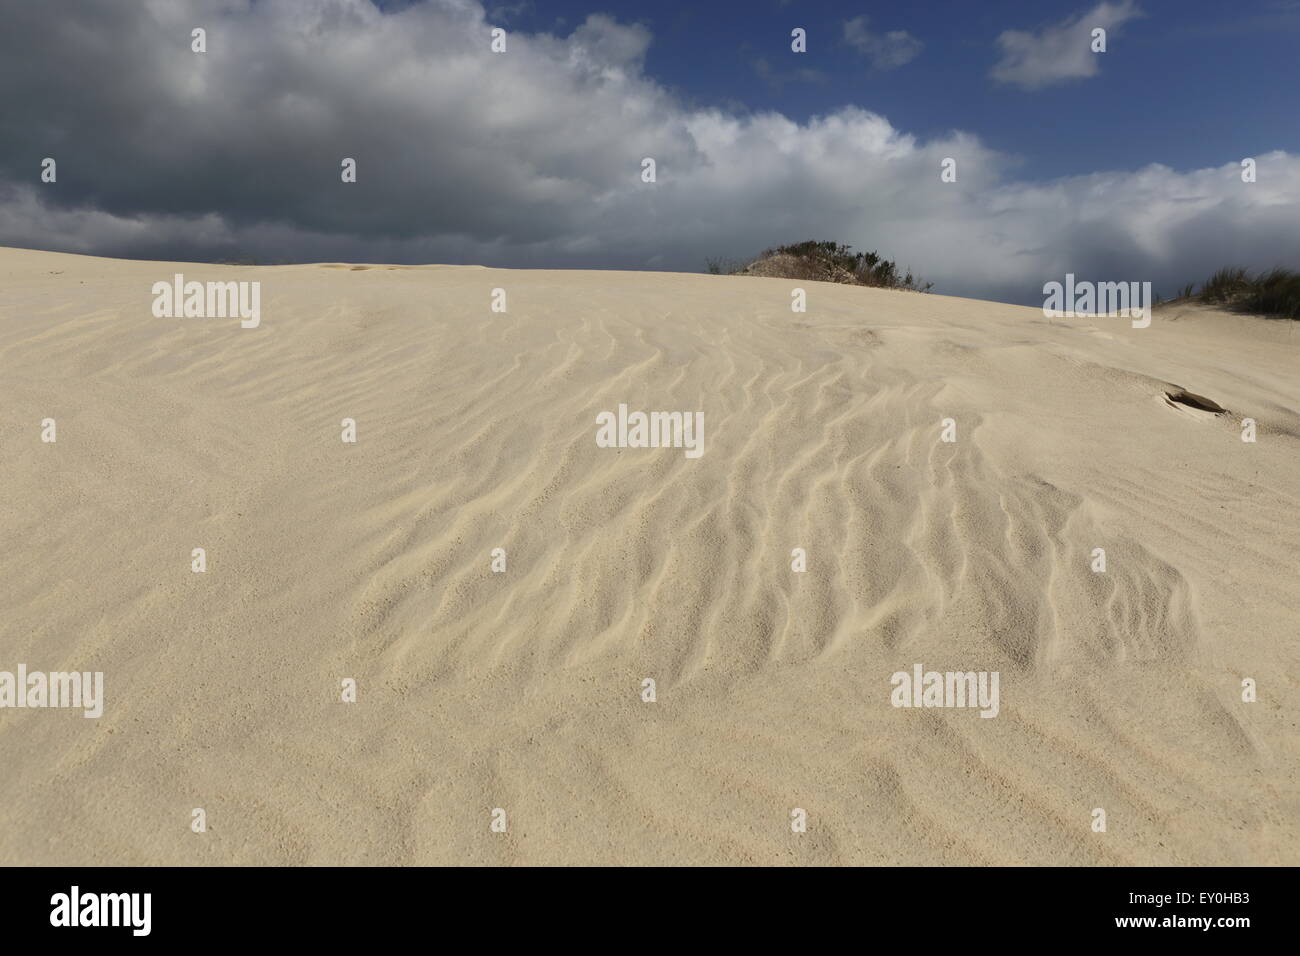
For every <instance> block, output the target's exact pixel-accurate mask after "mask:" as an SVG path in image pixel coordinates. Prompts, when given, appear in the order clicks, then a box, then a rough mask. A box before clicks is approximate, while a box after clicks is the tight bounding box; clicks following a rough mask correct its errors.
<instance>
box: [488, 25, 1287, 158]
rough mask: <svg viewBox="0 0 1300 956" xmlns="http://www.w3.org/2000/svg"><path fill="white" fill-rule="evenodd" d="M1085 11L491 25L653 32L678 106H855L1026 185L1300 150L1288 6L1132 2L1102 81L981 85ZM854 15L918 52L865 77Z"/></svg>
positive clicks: (652, 63)
mask: <svg viewBox="0 0 1300 956" xmlns="http://www.w3.org/2000/svg"><path fill="white" fill-rule="evenodd" d="M1094 6H1095V4H1090V3H1086V2H1072V0H1033V2H1026V0H914V2H907V3H898V2H892V3H880V2H874V3H873V2H864V3H844V2H815V0H814V2H795V0H789V2H784V3H783V2H778V0H710V2H708V3H672V2H662V3H655V4H642V3H618V2H607V3H587V2H582V0H550V2H540V0H534V2H526V3H509V2H507V3H501V4H497V5H492V4H489V5H488V14H489V20H493V22H500V23H502V24H504V25H505V26H506V27H507V28H508V29H527V30H530V31H550V32H557V33H567V32H569V31H570V30H571V29H572V28H573V27H574V26H575V25H577V24H579V23H581V22H582V21H583V20H584V19H586V17H587V16H588V15H589V14H592V13H602V12H603V13H608V14H610V15H611V16H614V17H616V18H617V19H619V20H622V21H625V22H629V23H643V24H645V25H646V26H648V27H649V28H650V30H651V31H652V33H653V36H654V40H653V42H652V43H651V45H650V47H649V50H648V53H647V56H646V61H645V68H646V73H647V74H648V75H650V76H652V77H654V78H655V79H656V80H658V81H659V82H661V83H663V84H664V85H666V86H668V87H670V88H671V89H673V90H674V91H676V92H677V93H678V94H680V95H681V97H682V98H683V99H684V100H685V101H688V102H692V103H694V104H697V105H700V106H715V105H716V106H722V107H727V108H733V109H744V110H752V111H759V110H776V111H778V112H780V113H783V114H784V115H786V116H789V117H790V118H792V119H796V120H800V121H805V120H807V119H808V118H809V117H811V116H813V115H816V114H823V113H826V112H828V111H833V110H835V109H837V108H839V107H842V106H845V105H854V106H860V107H862V108H864V109H867V110H871V111H873V112H877V113H881V114H883V115H884V116H886V117H887V118H889V119H890V120H891V121H892V122H893V123H894V125H895V126H899V127H900V128H902V129H905V130H907V131H908V132H911V133H914V134H916V135H918V136H921V137H925V138H929V137H932V136H938V135H940V134H942V133H944V132H946V131H949V130H953V129H962V130H969V131H972V132H975V133H977V134H979V136H980V137H981V138H982V139H983V140H984V141H985V142H986V144H987V145H989V146H991V147H993V148H995V149H999V150H1003V151H1006V152H1009V153H1013V154H1015V155H1016V156H1018V157H1021V158H1022V159H1023V161H1024V165H1023V167H1022V174H1023V175H1024V176H1025V177H1028V178H1052V177H1056V176H1061V175H1068V174H1074V173H1090V172H1095V171H1099V170H1110V169H1132V168H1135V167H1138V166H1142V165H1145V164H1147V163H1153V162H1155V163H1164V164H1166V165H1169V166H1172V167H1173V168H1175V169H1195V168H1200V167H1203V166H1212V165H1218V164H1220V163H1223V162H1226V161H1228V160H1231V159H1237V158H1240V157H1242V156H1251V155H1255V154H1256V153H1258V152H1264V151H1267V150H1271V149H1282V150H1286V151H1288V152H1292V153H1297V152H1300V101H1298V93H1300V55H1298V54H1300V2H1297V0H1241V2H1236V0H1234V2H1227V0H1141V2H1139V3H1136V4H1135V6H1136V8H1137V9H1138V10H1139V11H1140V13H1139V15H1138V16H1136V17H1134V18H1133V19H1131V20H1128V21H1127V22H1125V23H1124V24H1123V25H1122V26H1121V27H1119V28H1118V29H1116V30H1113V31H1111V35H1110V36H1109V37H1108V49H1107V52H1106V53H1105V54H1104V55H1102V56H1101V58H1100V59H1101V62H1100V70H1099V72H1098V74H1097V75H1096V76H1094V77H1091V78H1086V79H1077V80H1067V81H1065V82H1062V83H1059V84H1055V85H1052V86H1048V87H1045V88H1042V89H1038V90H1033V91H1026V90H1023V89H1019V88H1017V87H1014V86H1008V85H1006V84H1002V83H998V82H995V81H993V80H992V79H990V76H989V73H990V70H991V69H992V67H993V66H994V64H995V63H996V62H997V61H998V60H999V58H1000V50H999V46H998V37H999V35H1000V34H1001V33H1003V31H1006V30H1011V29H1015V30H1028V31H1038V30H1041V29H1044V28H1047V27H1050V26H1052V25H1053V24H1055V23H1058V22H1061V21H1063V20H1066V19H1069V18H1070V17H1072V16H1076V15H1078V14H1080V13H1082V12H1084V11H1086V10H1088V9H1090V8H1091V7H1094ZM494 14H496V17H495V19H494V17H493V15H494ZM862 16H865V17H866V18H867V27H868V29H869V30H874V31H878V32H880V33H888V32H891V31H903V32H906V33H908V34H909V35H911V36H913V37H915V38H916V39H918V40H919V41H920V42H921V44H922V47H921V50H920V52H919V53H918V54H917V55H916V56H915V58H914V59H912V60H911V61H909V62H908V63H906V64H903V65H901V66H898V67H895V68H892V69H877V68H874V67H873V66H872V65H871V60H870V58H869V57H868V56H866V55H864V53H863V52H861V51H860V50H859V49H856V48H855V47H853V46H851V45H850V44H849V43H848V42H846V40H845V37H844V24H845V23H846V22H847V21H850V20H854V19H856V18H858V17H862ZM796 26H798V27H803V28H804V29H805V30H806V31H807V33H808V38H809V41H808V52H807V53H805V54H795V53H792V52H791V51H790V31H791V29H793V28H794V27H796ZM760 64H765V66H766V70H767V72H766V73H763V72H760V71H761V70H762V69H763V68H764V67H763V66H762V65H760Z"/></svg>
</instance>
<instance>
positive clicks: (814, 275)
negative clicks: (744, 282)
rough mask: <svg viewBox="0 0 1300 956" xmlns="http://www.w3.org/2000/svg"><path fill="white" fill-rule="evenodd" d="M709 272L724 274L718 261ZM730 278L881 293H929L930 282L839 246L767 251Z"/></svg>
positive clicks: (735, 270) (876, 257) (826, 244)
mask: <svg viewBox="0 0 1300 956" xmlns="http://www.w3.org/2000/svg"><path fill="white" fill-rule="evenodd" d="M708 267H709V272H711V273H713V274H715V275H717V274H721V273H722V272H723V271H724V268H723V264H722V261H721V260H718V259H710V260H709V262H708ZM725 271H726V273H727V274H729V275H752V276H768V277H772V278H780V279H805V280H809V281H812V282H839V283H842V284H845V285H864V286H872V287H874V288H880V289H908V290H911V291H913V292H928V291H929V290H930V289H931V288H932V287H933V283H931V282H924V283H923V282H921V281H920V280H919V279H917V278H916V277H915V276H913V275H912V273H911V272H906V273H904V272H902V271H901V270H900V269H899V268H898V265H897V263H895V262H893V261H892V260H890V259H885V258H884V257H882V256H881V255H880V254H879V253H876V252H854V251H853V250H852V247H851V246H848V245H845V244H844V243H842V242H830V241H820V242H819V241H815V240H808V241H807V242H796V243H792V244H791V245H787V246H776V247H774V248H772V249H766V250H764V251H763V253H762V254H761V255H760V256H759V257H758V258H757V259H755V260H754V261H753V262H750V263H749V264H748V265H743V266H740V267H738V268H729V269H726V270H725Z"/></svg>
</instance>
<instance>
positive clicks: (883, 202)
mask: <svg viewBox="0 0 1300 956" xmlns="http://www.w3.org/2000/svg"><path fill="white" fill-rule="evenodd" d="M119 9H120V8H119ZM135 9H136V10H137V11H140V10H143V9H151V10H152V11H153V12H152V13H149V14H144V13H137V16H138V19H137V21H136V22H131V21H130V20H129V18H125V17H123V16H121V15H117V14H115V15H113V16H106V17H105V18H104V19H103V20H102V22H101V23H100V28H101V30H102V31H105V32H104V35H101V36H100V37H99V39H98V40H97V41H96V42H95V43H93V44H92V43H86V44H84V45H82V46H80V47H77V46H76V44H77V42H78V38H84V37H85V36H86V31H85V29H84V28H85V24H69V21H68V20H67V18H63V20H61V21H59V22H61V23H63V24H65V26H63V27H55V28H52V27H51V25H50V24H51V21H50V19H49V18H48V16H43V17H42V16H36V15H34V14H33V15H32V16H31V17H30V18H24V17H23V16H18V15H16V16H15V17H14V18H13V22H14V25H15V27H16V28H18V29H19V31H20V33H19V35H18V36H17V38H16V39H15V41H14V42H13V43H12V44H9V45H10V46H12V48H13V52H14V54H15V55H16V56H17V55H21V54H22V51H23V50H24V49H27V48H30V53H29V54H26V55H28V56H29V57H30V59H31V60H32V61H33V62H37V63H44V62H55V59H57V58H55V59H51V57H52V56H53V55H54V51H55V50H57V51H59V52H60V53H62V54H63V55H68V54H69V52H70V50H75V52H77V53H78V54H79V59H78V66H77V69H75V70H67V71H61V72H59V73H54V72H52V71H49V70H44V71H42V70H38V69H35V68H34V67H33V68H30V69H28V68H24V67H22V65H21V63H19V62H15V61H13V60H11V61H10V62H11V63H13V68H12V69H10V71H9V72H8V74H7V75H8V76H9V77H10V78H11V80H10V88H9V100H8V102H9V104H10V106H9V108H7V109H6V111H5V112H4V113H3V114H0V182H3V183H7V184H8V188H3V189H0V244H8V245H19V246H32V247H39V248H55V249H66V250H68V251H76V252H90V253H97V254H102V255H134V256H148V257H156V258H178V259H187V258H190V259H197V258H238V257H243V256H250V255H251V256H256V257H257V258H259V259H260V260H263V261H278V260H283V259H295V260H306V261H311V260H316V261H331V260H360V261H371V262H384V261H393V262H453V263H454V262H477V263H482V264H486V265H507V266H534V267H566V268H602V267H603V268H644V267H648V266H651V267H655V268H662V269H677V270H691V271H699V270H702V269H703V267H704V263H705V261H706V260H707V259H708V258H710V257H715V256H721V257H724V258H739V257H742V256H744V255H746V254H749V253H755V252H757V251H759V250H760V249H762V248H764V247H765V246H768V245H773V244H778V243H782V242H792V241H798V240H802V239H835V240H840V241H845V242H849V243H852V244H853V245H854V246H855V247H856V248H859V249H879V250H880V251H881V252H882V253H883V254H885V255H887V256H889V257H891V258H894V259H896V260H898V261H899V262H900V264H902V265H905V266H910V267H912V268H913V269H914V270H915V271H916V272H917V273H918V274H920V275H921V276H923V277H924V278H926V279H930V280H934V281H935V282H936V283H937V291H941V292H947V293H952V294H960V295H972V296H983V297H988V298H1000V299H1006V300H1010V301H1021V302H1032V301H1034V299H1035V297H1037V298H1038V300H1039V301H1041V293H1040V292H1039V290H1040V289H1041V287H1042V284H1043V283H1044V282H1045V281H1048V280H1049V279H1053V278H1060V277H1062V276H1063V275H1064V274H1065V272H1067V271H1069V272H1074V273H1075V274H1076V275H1079V276H1081V277H1089V276H1095V277H1097V278H1103V279H1109V280H1115V281H1118V280H1121V279H1149V280H1151V281H1153V282H1154V283H1155V284H1156V289H1157V290H1158V291H1159V290H1161V289H1164V290H1172V289H1173V288H1175V287H1176V286H1178V285H1181V284H1183V283H1185V282H1188V281H1191V280H1193V279H1200V278H1202V277H1203V276H1204V275H1206V274H1208V273H1209V272H1212V271H1213V270H1214V269H1216V268H1218V267H1219V266H1221V265H1225V264H1229V263H1240V264H1242V265H1246V266H1249V267H1254V268H1261V267H1267V266H1272V265H1275V264H1278V263H1287V262H1289V263H1291V264H1294V263H1296V262H1297V261H1300V235H1298V234H1297V230H1296V229H1295V226H1294V223H1295V222H1296V221H1297V219H1300V216H1298V215H1297V214H1298V213H1300V158H1297V157H1293V156H1289V155H1287V154H1284V153H1270V154H1264V155H1260V156H1258V157H1257V159H1258V160H1259V181H1258V182H1257V183H1254V184H1250V185H1247V184H1243V183H1242V182H1241V180H1240V176H1239V167H1238V165H1237V160H1236V159H1233V160H1232V161H1227V160H1226V159H1225V162H1224V164H1223V165H1222V166H1220V167H1218V168H1214V169H1203V170H1196V171H1191V172H1177V171H1174V170H1171V169H1168V168H1165V167H1160V166H1151V167H1147V168H1144V169H1140V170H1137V171H1133V172H1122V171H1117V172H1107V173H1097V174H1095V175H1092V176H1081V177H1071V178H1066V179H1059V180H1054V181H1051V182H1048V183H1035V184H1029V183H1024V182H1018V181H1017V180H1016V179H1015V178H1014V170H1015V162H1014V161H1013V159H1012V158H1011V157H1007V156H1005V155H1003V154H1000V153H998V152H996V151H994V150H992V149H989V148H988V147H986V146H985V145H983V144H982V143H981V142H980V140H979V139H978V138H977V137H975V136H973V135H970V134H967V133H953V134H950V135H947V136H943V137H940V138H936V139H930V140H922V139H919V138H917V137H915V136H912V135H910V134H908V133H906V132H905V131H902V130H900V129H898V128H897V127H896V126H894V125H893V124H892V123H891V122H890V121H889V120H887V119H886V118H884V117H882V116H879V115H877V114H874V113H871V112H867V111H865V110H861V109H857V108H853V107H848V108H843V109H839V110H836V111H835V112H833V113H830V114H828V115H825V116H820V117H815V118H813V119H812V120H810V121H808V122H803V123H800V122H795V121H793V120H791V119H789V118H787V117H785V116H782V115H780V114H777V113H773V112H764V113H758V114H752V115H751V114H742V113H738V112H734V111H729V110H723V109H696V108H691V107H689V106H686V105H684V104H683V103H682V102H680V101H679V100H678V99H676V98H675V97H673V96H672V95H670V94H669V93H668V92H667V91H665V90H664V89H663V88H662V87H660V86H659V85H658V84H657V83H655V82H654V81H653V80H651V79H649V78H647V77H646V76H645V75H644V73H643V72H642V62H643V57H644V54H645V51H646V48H647V45H648V44H649V42H650V35H649V33H648V32H647V31H646V30H645V29H644V28H642V27H638V26H628V25H624V24H620V23H618V22H616V21H614V20H613V19H611V18H608V17H593V18H590V19H589V20H588V21H587V22H586V23H585V24H583V25H582V26H581V27H579V28H578V29H577V30H576V31H575V32H574V33H573V34H572V35H571V36H567V37H557V36H550V35H537V36H528V35H524V34H513V33H512V34H511V36H510V39H509V46H508V52H507V53H505V54H499V55H494V54H492V53H490V52H489V50H488V34H487V30H488V28H489V24H487V23H486V22H485V21H484V18H483V15H482V10H481V8H480V7H478V6H476V5H475V4H472V3H468V2H458V3H456V4H454V5H453V4H444V5H437V6H435V5H433V4H421V5H418V6H412V7H409V8H406V9H404V10H403V11H402V12H400V13H396V14H388V15H381V14H380V13H379V12H377V11H376V10H375V9H374V7H373V6H371V5H370V4H369V3H368V2H364V0H329V2H326V0H303V2H300V3H297V4H294V5H292V7H290V6H289V5H287V4H281V3H277V4H254V5H251V6H247V5H240V4H234V3H233V0H232V2H225V0H222V2H221V3H220V4H216V2H215V0H214V2H213V3H206V2H198V0H194V2H191V3H188V4H184V3H179V2H175V3H168V4H165V5H164V4H158V5H156V7H154V8H141V7H136V8H135ZM196 17H199V18H200V19H196ZM205 21H206V22H209V23H213V24H215V26H214V27H213V28H212V29H210V30H209V51H210V52H209V53H208V54H207V55H206V56H207V59H206V60H201V59H199V58H198V55H196V54H192V53H190V52H189V47H188V35H189V28H190V27H189V25H190V24H193V23H200V22H205ZM26 27H30V28H29V29H26V31H25V32H22V31H23V30H24V28H26ZM60 31H62V32H60ZM114 31H117V32H114ZM11 35H13V34H12V33H11ZM51 36H53V40H52V41H51V42H46V43H45V46H44V47H42V43H43V41H46V40H48V39H49V38H50V37H51ZM177 36H179V37H181V38H182V39H181V41H180V42H178V41H177V40H176V39H175V38H176V37H177ZM51 43H52V44H53V46H51ZM24 84H26V85H24ZM46 155H54V156H55V157H56V158H57V159H58V161H59V182H58V183H57V184H54V185H43V184H40V183H39V182H38V177H39V159H40V158H41V157H43V156H46ZM343 156H354V157H356V158H357V160H358V172H359V182H358V183H357V184H355V185H343V184H341V183H340V181H339V160H340V159H341V158H342V157H343ZM645 156H652V157H654V158H655V159H656V161H657V165H658V180H659V181H658V182H657V183H655V184H653V185H649V184H645V183H642V182H641V180H640V173H641V159H642V158H643V157H645ZM949 156H951V157H954V158H956V159H957V161H958V182H957V183H953V184H945V183H942V182H941V181H940V177H939V173H940V163H941V161H942V159H943V158H945V157H949Z"/></svg>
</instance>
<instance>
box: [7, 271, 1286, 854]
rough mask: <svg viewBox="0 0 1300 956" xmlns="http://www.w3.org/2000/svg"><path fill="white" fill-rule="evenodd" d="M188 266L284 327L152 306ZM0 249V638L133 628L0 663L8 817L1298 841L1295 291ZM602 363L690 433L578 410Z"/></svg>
mask: <svg viewBox="0 0 1300 956" xmlns="http://www.w3.org/2000/svg"><path fill="white" fill-rule="evenodd" d="M175 272H183V273H184V274H185V276H186V278H187V279H194V280H199V281H207V280H219V281H253V280H257V281H260V282H261V322H260V325H259V326H258V327H257V328H251V329H245V328H241V326H240V322H239V321H238V319H228V318H202V319H200V318H190V319H172V318H156V317H154V315H153V314H152V313H151V310H150V306H151V302H152V296H151V294H150V288H151V286H152V284H153V283H154V282H157V281H160V280H161V281H170V280H171V277H172V275H173V273H175ZM0 276H3V286H2V288H3V291H2V292H0V402H2V404H3V414H2V415H0V455H2V456H3V461H4V467H3V469H2V470H0V492H2V494H0V534H2V535H3V540H4V542H5V547H4V548H3V549H0V580H2V581H3V587H2V588H0V592H2V594H3V596H2V597H0V602H2V604H0V611H2V614H0V670H7V671H13V670H15V668H16V667H17V665H18V664H20V663H22V664H25V665H26V666H27V668H29V669H32V670H36V669H40V670H46V671H57V670H72V669H76V670H83V671H102V672H103V673H104V675H105V678H104V679H105V703H104V713H103V716H102V717H100V718H99V719H84V718H83V717H82V715H81V714H80V713H79V712H75V711H70V710H54V709H44V710H39V709H3V710H0V767H3V768H4V772H3V773H0V821H2V822H3V825H0V862H2V863H11V864H12V863H22V864H55V863H59V864H89V863H94V864H149V863H172V864H198V863H218V864H228V863H254V864H316V863H322V864H323V863H344V864H351V863H369V864H374V863H385V864H388V863H399V864H416V863H460V862H463V863H484V864H488V863H517V864H542V863H598V864H608V863H708V864H722V863H854V864H892V863H907V864H938V863H944V864H987V863H1011V864H1296V863H1300V790H1298V789H1297V767H1298V766H1300V734H1298V733H1297V726H1296V721H1297V717H1296V715H1297V712H1298V708H1297V704H1300V689H1298V687H1297V675H1298V673H1300V672H1298V670H1297V656H1298V655H1297V625H1298V623H1300V578H1298V577H1297V573H1296V569H1297V566H1298V565H1300V534H1297V525H1298V524H1300V522H1298V521H1297V515H1300V332H1298V331H1297V329H1296V326H1295V323H1287V322H1270V321H1266V320H1262V319H1256V318H1250V317H1242V316H1234V315H1227V314H1223V313H1218V312H1213V311H1209V310H1205V309H1200V308H1186V309H1177V308H1173V309H1168V310H1165V311H1163V312H1157V314H1156V317H1155V320H1154V322H1153V323H1152V325H1151V327H1150V328H1147V329H1133V328H1131V327H1130V324H1129V322H1128V320H1126V319H1120V318H1113V319H1112V318H1095V319H1066V320H1058V321H1049V320H1047V319H1045V318H1044V317H1043V315H1042V313H1041V311H1039V310H1035V309H1028V308H1019V307H1014V306H1007V305H1000V304H995V303H988V302H978V301H972V300H962V299H954V298H946V297H941V296H934V295H919V294H914V293H906V292H891V291H882V290H874V289H862V288H852V287H842V286H835V285H829V284H809V285H808V286H807V290H808V310H807V312H806V313H805V314H795V313H792V312H791V309H790V301H791V300H790V290H791V288H792V287H793V286H794V285H796V283H792V282H790V281H787V280H781V279H764V278H748V277H712V276H695V275H674V274H654V273H616V272H542V271H502V270H491V269H482V268H477V267H438V266H431V267H384V266H373V267H364V266H351V265H339V264H331V265H308V266H284V267H260V268H250V267H244V268H239V267H222V266H211V265H190V264H186V265H176V264H171V263H151V262H124V261H115V260H105V259H92V258H84V257H78V256H67V255H56V254H52V253H39V252H28V251H19V250H0ZM496 287H500V288H504V289H505V290H506V292H507V295H508V311H507V312H506V313H504V314H501V313H493V312H491V311H490V310H489V303H490V295H491V290H492V289H493V288H496ZM620 404H626V405H627V406H628V407H629V408H632V409H645V410H651V409H653V410H670V411H671V410H676V411H687V410H689V411H702V412H703V413H704V421H705V432H704V444H703V449H704V452H703V455H702V456H701V457H700V458H698V459H691V458H688V457H687V456H686V455H684V454H683V453H682V451H681V450H680V449H669V448H661V449H654V448H600V447H597V444H596V441H595V433H596V416H597V415H598V414H599V413H600V412H602V411H605V410H615V409H617V408H618V406H619V405H620ZM1215 409H1219V410H1218V411H1216V410H1215ZM1247 417H1249V418H1253V419H1254V420H1255V421H1256V423H1257V435H1258V440H1257V441H1256V442H1254V443H1246V442H1243V441H1241V426H1240V422H1241V420H1242V419H1243V418H1247ZM46 418H53V419H55V420H56V422H57V441H56V442H54V443H52V444H51V443H44V442H42V441H41V440H40V435H41V422H42V420H43V419H46ZM344 418H352V419H355V421H356V427H357V441H356V443H355V444H348V443H345V442H343V441H341V438H340V423H341V421H342V419H344ZM945 418H951V419H953V420H954V422H955V427H956V437H957V440H956V441H955V442H952V443H947V442H942V441H940V432H941V421H942V420H943V419H945ZM197 547H201V548H204V549H205V551H206V558H207V570H206V571H205V572H204V573H202V574H198V573H194V572H193V571H192V570H191V552H192V549H194V548H197ZM796 547H800V548H804V549H806V552H807V571H806V572H804V573H795V572H793V571H792V570H791V551H792V549H793V548H796ZM495 548H502V549H504V550H505V552H506V556H507V569H506V571H505V572H504V573H493V571H492V569H491V560H492V559H491V554H492V551H493V549H495ZM1095 548H1104V549H1105V551H1106V561H1107V567H1106V571H1105V572H1104V573H1094V571H1093V570H1092V569H1091V566H1090V564H1091V562H1092V560H1093V559H1092V553H1093V549H1095ZM918 663H919V664H922V665H923V666H924V667H925V669H927V670H931V669H933V670H938V671H949V670H952V671H970V670H974V671H989V672H992V671H997V672H999V673H1000V675H1001V684H1000V687H1001V690H1000V708H999V712H998V714H997V716H996V717H995V718H993V719H984V718H981V717H980V716H979V714H978V713H977V712H976V711H974V710H972V709H940V708H933V709H927V708H899V707H894V706H892V705H891V684H890V680H891V675H892V674H894V673H895V672H898V671H905V672H910V671H911V670H912V668H913V666H914V665H915V664H918ZM346 677H351V678H355V680H356V681H357V686H358V700H357V702H356V703H343V702H341V700H340V682H341V681H342V679H343V678H346ZM647 677H649V678H653V679H654V680H655V682H656V694H657V699H656V700H655V701H654V702H653V703H647V702H644V701H643V700H642V697H641V694H642V681H643V679H644V678H647ZM1247 677H1249V678H1253V679H1255V680H1256V681H1257V682H1258V700H1257V701H1256V702H1253V703H1248V702H1243V701H1242V699H1241V696H1242V680H1243V678H1247ZM194 808H203V809H204V810H205V812H206V817H207V824H208V829H207V832H205V833H194V832H192V830H191V811H192V810H193V809H194ZM494 808H502V809H504V810H505V811H506V815H507V820H508V827H507V830H506V832H504V833H496V832H492V831H491V830H490V828H489V824H490V822H491V812H492V810H493V809H494ZM794 808H802V809H804V810H806V811H807V820H808V825H807V832H805V833H795V832H792V829H791V811H792V810H793V809H794ZM1094 808H1103V809H1104V810H1105V812H1106V822H1107V828H1106V832H1104V833H1099V832H1094V831H1093V828H1092V821H1093V818H1092V812H1093V810H1094Z"/></svg>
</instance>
